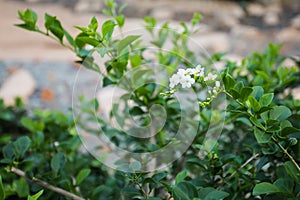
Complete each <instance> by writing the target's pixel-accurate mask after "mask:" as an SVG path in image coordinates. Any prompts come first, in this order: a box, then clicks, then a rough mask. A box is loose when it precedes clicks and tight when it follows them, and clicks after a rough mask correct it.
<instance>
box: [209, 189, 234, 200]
mask: <svg viewBox="0 0 300 200" xmlns="http://www.w3.org/2000/svg"><path fill="white" fill-rule="evenodd" d="M228 196H229V193H227V192H223V191H218V190H215V191H213V192H210V193H208V194H207V195H206V196H205V198H204V199H203V200H222V199H224V198H226V197H228Z"/></svg>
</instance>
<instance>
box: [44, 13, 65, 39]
mask: <svg viewBox="0 0 300 200" xmlns="http://www.w3.org/2000/svg"><path fill="white" fill-rule="evenodd" d="M45 28H46V29H47V31H48V30H49V31H50V32H51V33H52V34H53V35H54V36H55V37H57V38H58V39H59V41H60V42H61V43H62V42H63V37H64V34H65V31H64V29H63V27H62V26H61V23H60V21H59V20H57V19H56V17H55V16H51V15H49V14H47V13H46V14H45Z"/></svg>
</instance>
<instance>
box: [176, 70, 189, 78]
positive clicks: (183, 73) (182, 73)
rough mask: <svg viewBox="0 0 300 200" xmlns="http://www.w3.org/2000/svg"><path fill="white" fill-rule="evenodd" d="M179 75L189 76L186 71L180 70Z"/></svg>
mask: <svg viewBox="0 0 300 200" xmlns="http://www.w3.org/2000/svg"><path fill="white" fill-rule="evenodd" d="M177 74H178V75H179V76H182V77H183V76H185V75H186V74H187V72H186V71H185V70H184V69H179V70H178V72H177Z"/></svg>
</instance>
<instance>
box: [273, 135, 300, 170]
mask: <svg viewBox="0 0 300 200" xmlns="http://www.w3.org/2000/svg"><path fill="white" fill-rule="evenodd" d="M272 140H273V141H274V142H275V143H276V144H277V145H278V146H279V147H280V149H281V150H282V151H283V153H284V154H285V155H286V156H287V157H288V158H289V159H290V160H291V161H292V163H293V164H294V165H295V167H296V168H297V170H298V172H300V167H299V165H298V163H297V162H296V161H295V159H294V158H293V156H291V154H289V152H288V151H287V150H286V149H285V148H284V147H283V146H282V145H281V144H280V143H279V142H278V141H277V140H276V139H275V138H274V137H272Z"/></svg>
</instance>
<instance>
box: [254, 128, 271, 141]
mask: <svg viewBox="0 0 300 200" xmlns="http://www.w3.org/2000/svg"><path fill="white" fill-rule="evenodd" d="M254 135H255V138H256V140H257V142H258V143H259V144H263V143H268V142H269V141H270V140H271V138H272V135H271V134H267V133H265V132H263V131H261V130H259V129H258V128H257V127H254Z"/></svg>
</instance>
